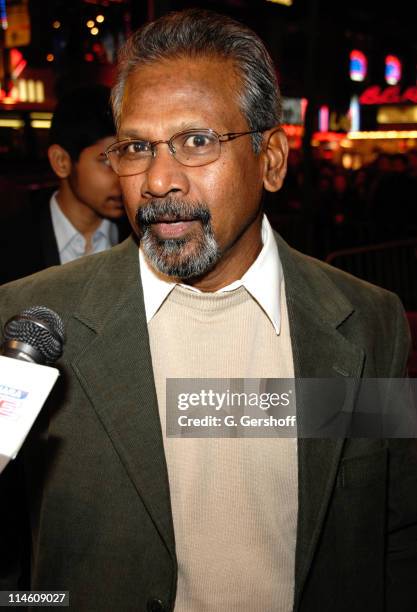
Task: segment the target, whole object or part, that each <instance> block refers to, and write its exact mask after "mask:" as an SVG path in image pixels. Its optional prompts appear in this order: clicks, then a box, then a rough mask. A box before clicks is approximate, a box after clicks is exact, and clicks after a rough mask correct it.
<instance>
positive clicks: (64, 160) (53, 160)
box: [48, 144, 72, 179]
mask: <svg viewBox="0 0 417 612" xmlns="http://www.w3.org/2000/svg"><path fill="white" fill-rule="evenodd" d="M48 159H49V163H50V164H51V168H52V170H53V171H54V172H55V174H56V175H57V176H58V177H59V178H60V179H65V178H67V177H68V176H69V175H70V174H71V166H72V160H71V157H70V155H69V154H68V153H67V151H66V150H65V149H63V148H62V147H61V146H60V145H58V144H53V145H51V146H50V147H49V148H48Z"/></svg>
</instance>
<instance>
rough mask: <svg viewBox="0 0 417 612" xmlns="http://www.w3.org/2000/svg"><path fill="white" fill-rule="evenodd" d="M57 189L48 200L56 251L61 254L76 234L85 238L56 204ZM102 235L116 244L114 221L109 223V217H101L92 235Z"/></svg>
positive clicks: (116, 234) (116, 232) (116, 235)
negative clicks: (56, 246)
mask: <svg viewBox="0 0 417 612" xmlns="http://www.w3.org/2000/svg"><path fill="white" fill-rule="evenodd" d="M57 193H58V192H57V191H55V193H53V194H52V196H51V200H50V209H51V217H52V224H53V227H54V230H55V236H56V241H57V245H58V252H59V254H60V255H62V253H63V251H64V250H65V249H66V248H67V247H68V245H69V244H70V243H71V242H72V241H73V240H74V238H75V237H76V236H81V238H82V239H83V240H85V238H84V236H83V235H82V234H81V233H80V232H79V231H78V230H77V229H76V228H75V227H74V226H73V224H72V223H71V221H70V220H69V219H68V217H66V216H65V215H64V213H63V212H62V210H61V207H60V206H59V204H58V200H57V197H56V196H57ZM100 234H101V235H102V236H104V238H106V240H107V241H108V243H109V244H111V245H112V246H114V245H115V244H117V240H118V231H117V226H116V224H115V223H111V222H110V221H109V219H103V220H102V222H101V223H100V225H99V226H98V228H97V229H96V231H95V232H94V236H96V235H97V236H98V235H100Z"/></svg>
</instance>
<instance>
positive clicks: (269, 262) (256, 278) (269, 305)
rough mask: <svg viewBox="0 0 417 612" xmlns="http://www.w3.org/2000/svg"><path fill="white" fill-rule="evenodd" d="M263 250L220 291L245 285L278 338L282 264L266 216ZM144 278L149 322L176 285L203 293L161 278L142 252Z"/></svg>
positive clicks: (142, 279) (140, 256)
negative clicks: (242, 271) (242, 273)
mask: <svg viewBox="0 0 417 612" xmlns="http://www.w3.org/2000/svg"><path fill="white" fill-rule="evenodd" d="M261 232H262V244H263V246H262V250H261V252H260V253H259V255H258V257H257V258H256V259H255V261H254V262H253V264H252V265H251V266H250V267H249V268H248V269H247V270H246V272H245V274H244V275H243V276H242V278H240V279H239V280H236V281H234V282H233V283H231V284H230V285H227V286H226V287H223V288H222V289H219V291H218V292H216V293H219V292H224V291H233V290H234V289H237V288H238V287H241V286H242V285H243V286H244V287H245V289H246V290H247V291H248V293H250V295H251V296H252V297H253V299H254V300H256V302H257V303H258V304H259V306H260V307H261V308H262V309H263V311H264V312H265V314H266V315H267V316H268V318H269V320H270V321H271V323H272V325H273V326H274V329H275V332H276V334H277V335H278V334H279V333H280V329H281V311H280V296H281V280H282V275H283V272H282V265H281V260H280V258H279V253H278V247H277V243H276V241H275V238H274V234H273V232H272V228H271V225H270V223H269V221H268V219H267V218H266V216H265V215H264V216H263V219H262V230H261ZM139 261H140V275H141V281H142V287H143V295H144V301H145V311H146V321H147V323H149V322H150V321H151V319H152V318H153V316H154V315H155V314H156V312H157V311H158V310H159V308H160V307H161V305H162V304H163V302H164V301H165V300H166V298H167V297H168V295H169V294H170V293H171V291H172V290H173V288H174V287H175V285H176V284H180V285H181V286H182V287H185V288H187V289H189V290H191V291H199V289H196V288H195V287H191V286H190V285H183V284H182V283H175V282H169V281H166V280H164V279H162V278H161V277H160V276H158V275H157V274H156V273H155V272H154V270H153V268H152V267H151V266H150V264H149V263H148V262H147V260H146V258H145V256H144V254H143V252H142V249H139Z"/></svg>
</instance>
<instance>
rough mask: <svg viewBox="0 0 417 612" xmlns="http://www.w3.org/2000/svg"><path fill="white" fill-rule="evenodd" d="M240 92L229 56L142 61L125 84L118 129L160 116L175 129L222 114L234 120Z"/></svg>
mask: <svg viewBox="0 0 417 612" xmlns="http://www.w3.org/2000/svg"><path fill="white" fill-rule="evenodd" d="M238 92H239V81H238V79H237V77H236V73H235V70H234V66H233V64H232V62H231V61H229V60H221V59H220V58H218V57H214V58H210V57H202V58H183V57H181V58H175V59H170V60H164V61H158V62H152V63H149V64H145V65H141V66H139V67H137V68H136V69H135V70H134V71H133V72H132V73H131V74H130V75H129V77H128V79H127V82H126V87H125V90H124V95H123V102H122V109H121V131H124V128H129V124H131V122H135V123H136V121H138V120H139V121H140V122H141V123H142V121H143V122H144V123H145V124H146V123H148V122H155V121H156V122H157V120H158V118H159V117H164V122H165V123H166V119H167V117H168V116H171V118H172V123H173V126H175V129H177V128H178V129H182V128H183V127H185V128H187V127H204V122H205V121H206V120H210V119H211V121H213V119H216V118H217V117H218V120H219V122H222V121H223V120H226V116H227V118H230V119H232V120H237V119H238V118H239V115H241V111H240V108H239V105H238ZM234 115H236V117H234ZM170 123H171V121H170ZM188 124H189V125H188ZM206 127H207V126H206ZM210 127H212V126H210ZM231 129H237V128H235V127H233V126H232V128H231Z"/></svg>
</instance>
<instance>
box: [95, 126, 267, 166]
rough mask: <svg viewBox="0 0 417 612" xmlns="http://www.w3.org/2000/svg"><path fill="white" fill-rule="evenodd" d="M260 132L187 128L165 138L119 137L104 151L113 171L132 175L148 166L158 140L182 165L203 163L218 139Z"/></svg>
mask: <svg viewBox="0 0 417 612" xmlns="http://www.w3.org/2000/svg"><path fill="white" fill-rule="evenodd" d="M260 133H261V131H260V130H251V131H249V132H229V133H228V134H217V132H215V131H214V130H210V129H207V130H187V131H185V132H179V133H178V134H174V135H173V136H172V137H171V138H170V139H169V140H154V141H153V142H150V141H148V140H133V139H126V140H120V141H119V142H115V143H114V144H112V145H110V146H109V147H108V148H107V149H106V151H105V152H104V154H105V155H106V157H107V159H108V160H109V162H110V164H111V167H112V168H113V170H114V171H115V172H116V174H118V175H119V176H133V175H135V174H140V173H141V172H146V170H148V168H149V167H150V165H151V162H152V159H153V158H154V157H155V156H156V147H157V145H159V144H167V145H168V148H169V150H170V152H171V154H172V155H173V156H174V157H175V159H176V160H177V161H178V162H179V163H180V164H183V165H184V166H205V165H206V164H211V163H212V162H214V161H216V159H218V158H219V157H220V153H221V143H222V142H228V141H230V140H234V139H235V138H240V136H246V135H248V134H260Z"/></svg>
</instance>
